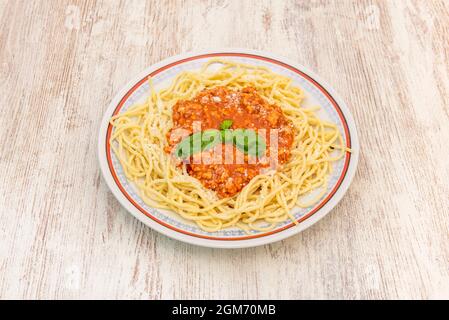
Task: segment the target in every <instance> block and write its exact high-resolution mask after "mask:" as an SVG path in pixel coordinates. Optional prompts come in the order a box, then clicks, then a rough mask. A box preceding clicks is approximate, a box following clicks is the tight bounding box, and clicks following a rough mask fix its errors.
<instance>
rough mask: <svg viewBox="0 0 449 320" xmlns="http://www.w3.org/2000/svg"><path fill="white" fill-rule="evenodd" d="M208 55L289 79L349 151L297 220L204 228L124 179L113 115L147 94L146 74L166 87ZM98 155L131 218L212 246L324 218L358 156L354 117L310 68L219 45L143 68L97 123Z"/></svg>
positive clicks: (252, 242)
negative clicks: (158, 205) (266, 226)
mask: <svg viewBox="0 0 449 320" xmlns="http://www.w3.org/2000/svg"><path fill="white" fill-rule="evenodd" d="M211 58H223V59H226V60H232V61H237V62H243V63H247V64H252V65H262V66H266V67H268V68H270V69H271V70H272V71H273V72H275V73H278V74H281V75H284V76H287V77H290V78H291V79H293V82H294V84H295V85H297V86H299V87H301V88H302V89H303V90H304V92H305V95H306V98H305V102H304V103H305V106H308V105H319V106H320V107H321V109H320V111H319V112H318V116H319V117H320V118H323V119H327V120H330V121H332V122H334V123H335V124H337V126H338V128H339V129H340V132H341V133H342V135H343V139H344V142H345V144H346V145H347V147H349V148H351V149H352V153H346V155H345V157H344V158H342V159H341V160H339V161H337V162H335V163H333V171H332V174H331V175H330V178H329V185H328V188H327V190H326V192H325V194H324V195H323V196H322V198H321V199H320V201H318V202H317V203H316V204H315V205H313V206H311V207H309V208H293V209H292V212H291V213H292V215H293V216H294V217H295V219H296V220H297V222H298V224H294V223H293V222H292V221H290V220H288V221H285V222H283V223H281V224H279V225H278V226H277V227H276V228H275V229H273V230H271V231H268V232H267V231H265V232H258V231H253V232H252V233H250V234H247V233H246V232H245V231H243V230H240V229H238V228H230V229H224V230H220V231H218V232H207V231H204V230H202V229H200V228H199V227H197V226H196V225H195V224H194V223H192V222H190V221H187V220H185V219H183V218H182V217H180V216H179V215H177V214H176V213H174V212H171V211H167V210H160V209H155V208H152V207H149V206H148V205H147V204H145V203H144V202H143V200H142V199H141V198H140V197H139V195H138V190H137V188H136V187H135V186H134V185H133V183H131V182H129V181H127V179H126V177H125V175H124V172H123V170H122V168H121V165H120V163H119V162H118V159H117V158H116V157H115V155H114V154H113V152H112V150H111V148H110V145H109V137H110V135H111V132H112V126H111V125H110V124H109V120H110V118H111V117H112V116H113V115H116V114H119V113H121V112H124V111H125V110H127V109H128V108H129V107H131V106H133V105H134V104H135V103H138V102H143V101H144V100H145V99H146V98H147V97H148V95H149V92H150V91H149V84H148V81H147V78H148V76H150V75H151V77H152V78H153V84H154V86H155V88H156V89H160V88H162V87H164V86H166V85H168V83H169V82H170V81H171V80H172V79H173V78H174V77H175V76H176V75H177V74H179V73H180V72H182V71H185V70H197V69H199V68H200V66H201V65H202V64H203V63H204V62H206V61H208V60H209V59H211ZM98 157H99V163H100V168H101V171H102V174H103V177H104V179H105V181H106V183H107V185H108V186H109V188H110V189H111V191H112V193H113V194H114V196H115V197H116V198H117V200H118V201H119V202H120V203H121V204H122V206H123V207H124V208H125V209H127V210H128V211H129V212H130V213H131V214H132V215H133V216H134V217H136V218H137V219H139V220H140V221H141V222H143V223H144V224H145V225H147V226H149V227H150V228H152V229H154V230H156V231H158V232H160V233H162V234H164V235H166V236H169V237H171V238H174V239H177V240H180V241H183V242H187V243H190V244H194V245H200V246H205V247H215V248H244V247H254V246H259V245H264V244H268V243H272V242H275V241H279V240H282V239H285V238H287V237H290V236H292V235H294V234H297V233H298V232H300V231H302V230H304V229H306V228H308V227H310V226H311V225H313V224H314V223H315V222H317V221H318V220H320V219H321V218H323V217H324V216H325V215H326V214H327V213H329V211H331V210H332V208H333V207H335V205H336V204H337V203H338V202H339V201H340V200H341V198H342V197H343V195H344V194H345V192H346V191H347V189H348V187H349V185H350V183H351V181H352V178H353V176H354V174H355V171H356V167H357V162H358V157H359V140H358V138H357V131H356V126H355V123H354V119H353V117H352V115H351V113H350V112H349V109H348V107H347V106H346V104H345V103H344V101H343V100H342V99H341V98H340V97H339V96H338V95H337V94H336V93H335V91H334V90H333V89H332V88H331V87H330V86H329V85H327V84H326V83H325V82H324V81H322V80H321V79H320V78H319V77H318V76H316V75H315V74H314V73H313V72H311V71H310V70H308V69H306V68H304V67H303V66H301V65H299V64H297V63H295V62H292V61H290V60H288V59H285V58H282V57H279V56H277V55H273V54H269V53H266V52H261V51H254V50H247V49H222V50H215V51H207V52H192V53H186V54H181V55H177V56H174V57H171V58H168V59H165V60H163V61H161V62H159V63H157V64H154V65H152V66H151V67H149V68H147V69H146V70H144V71H142V72H141V73H140V74H139V75H137V76H136V77H135V78H134V79H132V80H131V81H130V82H129V83H128V84H127V85H126V86H124V87H123V88H122V89H121V90H120V92H119V93H118V94H117V95H116V96H115V97H114V99H113V100H112V101H111V103H110V105H109V107H108V108H107V110H106V112H105V114H104V117H103V120H102V122H101V127H100V132H99V136H98Z"/></svg>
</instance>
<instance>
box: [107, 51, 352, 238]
mask: <svg viewBox="0 0 449 320" xmlns="http://www.w3.org/2000/svg"><path fill="white" fill-rule="evenodd" d="M217 56H220V57H222V56H234V57H245V58H253V59H258V60H263V61H268V62H271V63H274V64H277V65H280V66H282V67H284V68H287V69H289V70H291V71H293V72H295V73H297V74H299V75H300V76H302V77H303V78H305V79H307V80H308V81H309V82H310V83H312V84H313V85H314V86H315V87H317V88H318V90H320V91H321V92H322V93H323V94H324V95H325V96H326V97H327V98H328V99H329V100H330V101H331V103H332V105H333V106H334V108H335V110H336V111H337V113H338V116H339V117H340V120H341V122H342V124H343V127H344V131H345V138H346V139H345V140H346V146H347V147H348V148H351V135H350V133H349V128H348V124H347V121H346V117H345V116H344V114H343V112H342V111H341V108H340V106H339V105H338V103H337V102H336V101H335V99H334V98H333V97H332V96H331V94H330V93H329V92H328V91H327V90H326V89H325V88H323V87H322V86H321V85H320V84H319V83H318V82H317V81H315V80H314V79H313V78H312V77H310V76H309V75H307V74H306V73H304V72H302V71H300V70H298V69H297V68H295V67H293V66H291V65H289V64H286V63H284V62H281V61H279V60H276V59H272V58H267V57H264V56H260V55H256V54H248V53H230V52H223V53H209V54H202V55H196V56H193V57H189V58H185V59H181V60H178V61H175V62H172V63H170V64H167V65H165V66H163V67H161V68H159V69H157V70H155V71H153V72H151V73H150V74H148V75H147V76H145V77H144V78H142V79H141V80H140V81H139V82H137V83H136V84H135V85H134V86H133V87H132V88H131V89H130V90H129V91H128V92H127V93H126V94H125V96H124V97H123V98H122V99H121V100H120V102H119V104H118V105H117V106H116V108H115V110H114V113H113V114H112V116H115V115H117V114H118V113H119V112H120V109H121V108H122V107H123V105H124V103H125V101H126V100H127V99H128V98H129V96H130V95H131V94H132V93H133V92H134V91H136V90H137V88H139V87H140V86H141V85H142V84H143V83H144V82H145V81H147V79H148V77H153V76H155V75H157V74H158V73H160V72H162V71H164V70H167V69H169V68H171V67H173V66H175V65H178V64H181V63H184V62H188V61H192V60H197V59H203V58H212V57H217ZM111 133H112V125H111V124H110V123H109V125H108V129H107V133H106V157H107V161H108V166H109V170H110V171H111V174H112V177H113V178H114V181H115V183H116V184H117V186H118V187H119V189H120V191H121V192H122V193H123V195H124V196H125V197H126V199H128V201H129V202H131V203H132V204H133V206H134V207H136V208H137V209H138V210H139V211H140V212H142V213H143V214H144V215H146V216H147V217H149V218H151V219H152V220H154V221H156V222H157V223H159V224H161V225H163V226H164V227H166V228H169V229H171V230H174V231H176V232H180V233H183V234H186V235H189V236H192V237H197V238H203V239H209V240H226V241H236V240H248V239H255V238H261V237H266V236H268V235H272V234H275V233H278V232H281V231H284V230H286V229H289V228H291V227H293V226H295V223H293V222H291V223H289V224H288V225H285V226H283V227H281V228H278V229H274V230H271V231H267V232H263V233H258V234H254V235H247V236H239V237H214V236H208V235H202V234H196V233H192V232H189V231H186V230H182V229H179V228H176V227H174V226H172V225H170V224H168V223H166V222H164V221H162V220H160V219H158V218H156V217H155V216H153V215H152V214H151V213H150V212H148V211H147V210H145V209H144V208H142V207H141V206H140V205H139V204H138V203H137V202H136V201H135V200H134V199H133V198H132V197H131V196H130V195H129V194H128V193H127V192H126V190H125V188H124V187H123V186H122V184H121V183H120V181H119V179H118V177H117V174H116V172H115V169H114V166H113V165H112V158H111V147H110V142H109V141H110V137H111ZM350 161H351V153H350V152H346V156H345V164H344V167H343V170H342V173H341V175H340V177H339V179H338V181H337V183H336V184H335V186H334V188H333V189H332V190H331V192H330V193H329V195H328V196H327V197H326V198H324V199H323V200H322V201H321V202H320V203H319V204H317V205H316V206H315V207H314V208H313V209H312V210H310V212H308V213H307V214H305V215H304V216H302V217H300V218H298V220H296V221H297V223H301V222H302V221H304V220H306V219H308V218H309V217H311V216H312V215H313V214H315V213H316V212H317V211H318V210H320V209H321V208H322V207H323V206H324V205H325V204H326V203H327V202H328V201H329V200H330V199H331V198H332V197H333V195H334V194H335V193H336V192H337V190H338V189H339V187H340V186H341V184H342V182H343V180H344V178H345V176H346V173H347V171H348V167H349V163H350Z"/></svg>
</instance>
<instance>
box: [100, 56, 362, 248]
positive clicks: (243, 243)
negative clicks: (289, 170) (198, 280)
mask: <svg viewBox="0 0 449 320" xmlns="http://www.w3.org/2000/svg"><path fill="white" fill-rule="evenodd" d="M220 53H221V54H224V53H230V54H238V53H240V54H249V55H257V56H260V57H265V58H268V59H273V60H277V61H279V62H281V63H284V64H287V65H289V66H291V67H293V68H296V69H298V70H299V71H301V72H303V73H304V74H306V75H307V76H309V77H310V78H312V79H313V80H315V82H317V83H318V84H319V85H320V86H322V87H323V88H324V89H325V90H326V91H327V92H328V93H329V94H330V95H331V97H332V98H333V99H334V100H335V102H336V103H337V104H338V107H339V108H340V109H341V112H342V114H343V116H344V118H345V120H346V124H347V126H348V131H349V134H350V139H351V148H352V151H353V152H352V153H351V157H350V161H349V164H348V168H347V170H346V174H345V176H344V177H343V180H342V181H341V183H340V185H339V187H338V188H337V190H336V191H335V193H334V194H333V195H332V196H331V197H330V198H329V200H328V201H327V202H326V203H325V204H324V205H323V206H322V207H321V208H319V209H318V210H317V211H316V212H315V213H314V214H312V215H311V216H309V217H307V218H306V219H305V220H303V221H301V222H300V223H299V225H296V226H292V227H290V228H287V229H284V230H280V231H278V232H276V233H273V234H267V235H262V236H260V237H257V238H249V239H237V240H232V239H226V240H220V239H207V238H202V237H197V236H191V235H188V234H185V233H182V232H179V231H176V230H173V229H170V228H168V227H166V226H164V225H162V224H160V223H158V222H157V221H154V220H153V219H151V218H150V217H148V216H146V215H145V214H143V213H142V212H140V211H139V209H138V208H136V207H135V206H134V205H133V204H132V203H131V202H130V201H129V200H128V199H127V198H126V196H125V195H124V194H123V193H122V191H121V190H120V188H119V186H118V185H117V184H116V182H115V181H114V178H113V176H112V173H111V172H110V170H109V165H108V161H107V155H106V152H105V150H106V144H107V141H106V140H107V139H106V138H105V137H106V134H107V131H108V127H109V120H110V118H111V116H112V114H113V113H114V111H115V109H116V108H117V106H118V104H119V103H120V101H122V100H123V98H124V97H125V96H126V94H127V93H128V92H129V91H130V90H131V89H132V88H133V87H134V86H135V85H136V84H137V83H138V82H139V81H141V80H142V78H144V77H146V76H147V75H148V74H150V73H152V72H154V71H156V70H158V69H160V68H162V67H164V66H167V65H169V64H172V63H174V62H177V61H180V60H184V59H187V58H192V57H196V56H202V55H208V54H220ZM97 147H98V161H99V165H100V169H101V172H102V175H103V178H104V179H105V181H106V184H107V185H108V187H109V189H110V191H111V192H112V194H113V195H114V196H115V198H116V199H117V200H118V201H119V203H120V204H121V205H122V206H123V207H124V208H125V209H126V210H127V211H128V212H129V213H131V214H132V215H133V216H134V217H135V218H137V219H138V220H139V221H141V222H142V223H143V224H145V225H146V226H148V227H150V228H152V229H154V230H156V231H158V232H160V233H162V234H164V235H166V236H168V237H170V238H173V239H176V240H179V241H183V242H186V243H190V244H194V245H199V246H204V247H213V248H246V247H255V246H260V245H265V244H268V243H272V242H276V241H280V240H283V239H285V238H287V237H290V236H293V235H295V234H297V233H299V232H301V231H303V230H305V229H307V228H308V227H310V226H312V225H313V224H315V223H316V222H318V221H319V220H320V219H322V218H323V217H324V216H326V215H327V214H328V213H329V212H330V211H331V210H332V209H333V208H334V207H335V206H336V205H337V204H338V203H339V202H340V201H341V199H342V198H343V196H344V194H345V193H346V192H347V190H348V188H349V186H350V184H351V182H352V180H353V178H354V175H355V172H356V169H357V164H358V159H359V150H360V144H359V139H358V134H357V128H356V124H355V121H354V118H353V116H352V114H351V112H350V110H349V108H348V107H347V105H346V103H345V102H344V101H343V100H342V99H341V97H340V96H339V95H338V94H337V93H336V92H335V90H334V89H333V88H332V87H331V86H330V85H329V84H328V83H327V82H326V81H324V80H322V79H321V78H320V77H319V76H317V75H316V74H315V73H314V72H312V71H311V70H309V69H308V68H306V67H304V66H302V65H300V64H298V63H296V62H294V61H291V60H289V59H288V58H285V57H282V56H279V55H276V54H272V53H268V52H265V51H260V50H252V49H242V48H220V49H214V50H202V51H191V52H186V53H182V54H178V55H174V56H171V57H169V58H166V59H163V60H161V61H160V62H157V63H155V64H152V65H151V66H149V67H147V68H145V69H144V70H143V71H141V72H140V73H138V74H137V75H136V76H134V77H132V79H131V80H130V81H129V82H128V83H127V84H126V85H124V86H123V87H122V88H121V89H120V90H119V91H118V92H117V94H116V95H115V96H114V98H113V99H112V100H111V102H110V103H109V105H108V107H107V109H106V110H105V112H104V114H103V118H102V120H101V124H100V129H99V136H98V144H97Z"/></svg>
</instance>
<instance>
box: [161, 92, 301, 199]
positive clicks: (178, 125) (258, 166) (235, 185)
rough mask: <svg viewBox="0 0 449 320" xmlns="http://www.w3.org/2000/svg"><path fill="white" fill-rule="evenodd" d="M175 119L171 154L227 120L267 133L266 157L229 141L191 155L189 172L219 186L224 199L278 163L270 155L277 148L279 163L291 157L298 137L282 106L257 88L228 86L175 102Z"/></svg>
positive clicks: (207, 184)
mask: <svg viewBox="0 0 449 320" xmlns="http://www.w3.org/2000/svg"><path fill="white" fill-rule="evenodd" d="M172 117H173V128H172V129H171V130H170V131H169V132H168V134H167V139H168V143H169V146H168V147H167V148H166V149H165V151H166V152H168V153H170V152H172V151H173V150H174V148H175V147H176V145H177V144H178V143H179V142H180V141H181V140H182V139H183V138H184V137H186V136H187V135H190V134H192V133H193V132H194V130H195V131H197V130H207V129H220V124H221V123H222V122H223V121H224V120H232V127H231V129H253V130H255V131H256V132H258V133H261V132H264V134H263V135H262V136H263V137H265V141H266V146H267V148H266V152H265V154H264V156H262V157H259V158H256V157H252V156H249V155H248V154H244V152H243V151H241V150H239V149H238V148H236V147H235V146H234V145H233V144H229V143H226V144H218V145H217V146H215V147H214V148H212V149H209V150H207V151H202V152H200V153H199V154H197V155H193V156H192V157H191V158H190V159H189V161H188V162H187V172H188V173H189V175H191V176H193V177H195V178H197V179H198V180H199V181H200V182H201V183H202V185H203V186H204V187H206V188H208V189H211V190H214V191H215V192H216V193H217V194H218V196H219V197H220V198H227V197H232V196H234V195H235V194H237V193H238V192H240V191H241V190H242V189H243V187H245V186H246V185H247V184H248V183H249V182H250V181H251V179H252V178H254V177H255V176H256V175H258V174H259V173H261V170H263V169H267V168H270V167H271V166H272V164H273V161H272V159H270V155H272V154H275V152H274V151H275V148H276V149H277V161H276V162H274V163H277V164H283V163H285V162H287V161H288V159H289V158H290V152H291V146H292V143H293V138H294V129H293V124H292V122H291V121H290V120H289V119H288V118H287V117H285V115H284V114H283V112H282V110H281V108H280V107H279V106H277V105H275V104H270V103H268V102H267V101H266V100H265V99H263V98H262V97H261V96H260V95H259V94H258V93H257V91H256V89H254V88H252V87H246V88H243V89H242V90H230V89H227V88H226V87H216V88H213V89H206V90H203V91H201V92H200V93H199V94H198V95H197V96H196V97H195V98H193V99H192V100H180V101H178V102H177V103H176V104H175V105H174V106H173V116H172ZM198 126H200V127H198ZM180 129H182V130H180ZM261 129H265V130H261ZM178 130H179V131H178ZM272 130H276V134H277V139H276V140H277V141H276V142H273V141H271V140H273V139H270V132H272ZM175 132H183V134H181V135H180V134H175ZM273 136H275V135H273ZM230 159H231V161H230ZM237 159H239V160H240V161H237ZM242 159H243V161H241V160H242Z"/></svg>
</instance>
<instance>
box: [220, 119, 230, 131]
mask: <svg viewBox="0 0 449 320" xmlns="http://www.w3.org/2000/svg"><path fill="white" fill-rule="evenodd" d="M232 122H233V121H232V120H231V119H227V120H223V122H222V123H221V124H220V130H226V129H229V128H231V126H232Z"/></svg>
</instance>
